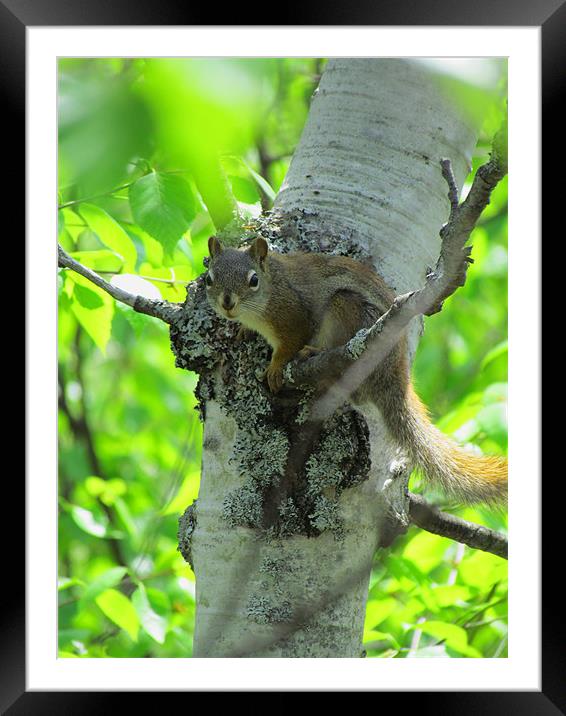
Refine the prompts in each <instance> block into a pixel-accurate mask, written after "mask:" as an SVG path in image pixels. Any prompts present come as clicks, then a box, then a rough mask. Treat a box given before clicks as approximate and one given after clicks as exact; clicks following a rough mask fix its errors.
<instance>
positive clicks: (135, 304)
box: [58, 245, 182, 324]
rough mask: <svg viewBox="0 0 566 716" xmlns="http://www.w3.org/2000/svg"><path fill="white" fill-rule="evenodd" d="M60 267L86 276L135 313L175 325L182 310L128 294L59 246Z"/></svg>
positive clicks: (167, 303) (166, 302) (171, 305)
mask: <svg viewBox="0 0 566 716" xmlns="http://www.w3.org/2000/svg"><path fill="white" fill-rule="evenodd" d="M58 265H59V266H60V267H61V268H67V269H71V270H72V271H75V272H76V273H78V274H80V275H81V276H84V278H87V279H88V280H89V281H92V283H94V284H95V285H96V286H98V287H99V288H101V289H102V290H103V291H106V293H108V294H110V295H111V296H112V297H113V298H115V299H116V300H117V301H120V303H125V304H126V305H127V306H131V307H132V308H133V309H134V311H137V312H138V313H145V314H146V315H147V316H152V317H153V318H160V319H161V320H162V321H164V322H165V323H169V324H171V323H173V322H174V320H175V319H176V317H177V315H178V313H179V311H180V310H181V307H182V304H180V303H170V302H169V301H156V300H155V299H151V298H145V297H144V296H136V295H134V294H133V293H128V292H127V291H124V290H123V289H121V288H118V287H117V286H113V285H112V284H111V283H108V281H105V280H104V279H103V278H102V277H101V276H99V275H98V274H97V273H95V272H94V271H92V270H91V269H89V268H87V267H86V266H83V265H82V264H81V263H79V262H78V261H75V259H73V258H71V256H69V254H68V253H67V252H66V251H64V249H62V248H61V246H60V245H58Z"/></svg>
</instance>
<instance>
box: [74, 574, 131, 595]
mask: <svg viewBox="0 0 566 716" xmlns="http://www.w3.org/2000/svg"><path fill="white" fill-rule="evenodd" d="M127 572H128V570H127V568H126V567H112V568H111V569H107V570H106V571H105V572H103V573H102V574H100V575H99V576H98V577H96V579H94V580H93V581H92V582H91V583H90V584H89V585H88V587H87V588H86V589H85V591H84V594H83V595H82V597H81V603H82V604H85V603H86V602H88V601H90V600H92V599H95V598H96V597H97V596H98V595H99V594H102V592H105V591H106V590H107V589H110V588H111V587H115V586H116V585H117V584H120V582H121V581H122V579H123V578H124V576H125V575H126V574H127Z"/></svg>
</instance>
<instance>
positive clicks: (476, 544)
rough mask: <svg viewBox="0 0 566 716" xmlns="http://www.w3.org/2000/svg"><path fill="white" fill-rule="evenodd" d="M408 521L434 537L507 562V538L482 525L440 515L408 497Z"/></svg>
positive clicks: (422, 501)
mask: <svg viewBox="0 0 566 716" xmlns="http://www.w3.org/2000/svg"><path fill="white" fill-rule="evenodd" d="M409 517H410V518H411V522H413V523H414V524H415V525H417V527H420V528H421V529H423V530H426V531H427V532H432V533H433V534H435V535H441V536H442V537H448V538H450V539H453V540H456V542H461V543H462V544H466V545H468V547H473V548H474V549H481V550H483V551H484V552H491V554H495V555H497V556H498V557H502V558H503V559H507V537H506V536H505V535H502V534H500V533H499V532H496V531H495V530H491V529H489V528H488V527H483V526H482V525H476V524H474V523H473V522H467V521H466V520H463V519H461V518H460V517H456V516H455V515H450V514H448V513H446V512H441V511H440V510H439V509H438V508H437V507H434V506H433V505H429V504H428V502H426V500H424V499H423V498H422V497H421V496H420V495H413V494H411V493H409Z"/></svg>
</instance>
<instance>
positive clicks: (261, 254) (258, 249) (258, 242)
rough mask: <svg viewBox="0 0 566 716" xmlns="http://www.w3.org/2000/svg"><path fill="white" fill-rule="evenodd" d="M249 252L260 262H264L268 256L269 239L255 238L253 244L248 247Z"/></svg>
mask: <svg viewBox="0 0 566 716" xmlns="http://www.w3.org/2000/svg"><path fill="white" fill-rule="evenodd" d="M248 253H249V254H250V256H251V257H252V258H254V259H255V260H256V261H257V262H258V263H260V264H261V263H263V260H264V259H265V257H266V256H267V241H266V240H265V239H262V238H261V237H258V238H257V239H254V241H253V243H252V245H251V246H250V248H249V249H248Z"/></svg>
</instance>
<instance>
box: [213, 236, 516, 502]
mask: <svg viewBox="0 0 566 716" xmlns="http://www.w3.org/2000/svg"><path fill="white" fill-rule="evenodd" d="M209 247H210V251H211V256H212V259H213V260H212V262H211V267H210V269H211V271H213V272H214V277H215V278H214V280H215V284H213V286H212V287H210V289H209V300H210V301H211V303H212V305H213V306H214V307H215V309H216V310H218V311H219V313H221V315H223V314H222V312H221V311H222V309H221V308H219V306H218V296H222V293H223V292H225V291H227V290H228V291H230V292H231V293H232V295H233V296H236V297H237V300H238V313H237V315H236V316H235V317H234V318H233V319H232V320H239V321H240V322H241V323H242V324H243V325H244V326H245V327H247V328H250V329H252V330H255V331H257V332H258V333H260V334H261V335H263V336H264V337H265V338H266V340H267V341H268V342H269V343H270V344H271V346H272V348H273V355H272V359H271V363H270V365H269V367H268V369H267V372H266V377H267V380H268V383H269V386H270V388H271V390H272V391H273V392H276V391H278V390H279V389H280V388H281V385H282V383H283V368H284V367H285V364H286V363H288V362H289V361H290V360H291V359H292V358H294V357H296V356H297V355H300V356H301V357H308V355H312V354H313V353H314V352H317V351H319V350H325V349H328V348H334V347H337V346H340V345H344V344H345V343H346V342H347V341H348V340H349V339H350V338H352V337H353V336H354V335H355V334H356V333H357V332H358V331H359V330H360V329H361V328H364V327H369V326H371V325H372V324H373V323H374V322H375V320H376V319H377V318H378V317H379V316H380V315H381V314H383V312H384V311H386V310H387V309H388V308H389V306H390V305H391V303H392V302H393V299H394V297H395V295H394V293H393V292H392V291H391V289H389V288H388V286H387V285H386V284H385V282H384V281H383V279H382V278H381V277H380V276H378V275H377V274H376V273H375V272H374V271H373V270H372V269H370V268H368V267H367V266H364V265H363V264H360V263H359V262H357V261H354V260H353V259H350V258H348V257H345V256H327V255H324V254H299V253H295V254H278V253H274V252H268V251H267V244H266V243H265V241H264V240H263V239H257V240H256V241H255V242H254V243H253V244H252V246H251V247H250V248H249V249H248V250H246V251H236V250H233V249H224V248H223V247H222V245H221V244H220V242H218V240H217V239H211V240H210V241H209ZM252 269H253V270H255V271H256V272H257V274H258V276H259V281H260V285H259V287H258V289H257V290H256V291H254V292H252V291H251V290H250V289H249V288H248V287H247V276H248V275H249V272H250V271H251V270H252ZM225 317H226V316H225ZM352 397H353V400H354V402H356V403H358V404H363V403H364V402H368V401H371V402H372V403H374V404H375V405H377V407H378V408H379V410H380V411H381V413H382V414H383V417H384V419H385V422H386V424H387V426H388V428H389V430H390V432H391V434H392V435H393V437H394V438H395V439H396V440H397V441H398V442H399V444H400V446H401V447H402V448H403V449H404V450H405V451H406V453H407V454H408V457H409V458H410V460H411V462H412V463H413V465H414V466H415V467H417V468H418V469H419V470H420V471H421V472H422V473H423V474H424V475H425V477H426V478H428V479H429V480H431V481H432V482H433V483H436V484H437V485H439V486H440V487H441V488H442V489H443V490H444V491H445V492H447V493H448V494H449V495H450V496H451V497H454V498H456V499H458V500H462V501H464V502H486V503H497V502H503V501H505V500H506V498H507V462H506V460H505V459H503V458H499V457H494V456H477V455H474V454H472V453H470V452H467V451H465V450H464V449H462V448H461V447H459V446H458V445H457V444H456V443H454V442H453V441H452V440H450V439H449V438H448V437H447V436H446V435H444V434H443V433H442V432H441V431H440V430H438V428H436V427H435V426H434V425H433V424H432V423H431V422H430V419H429V417H428V412H427V410H426V408H425V406H424V405H423V404H422V403H421V401H420V400H419V398H418V397H417V395H416V394H415V392H414V390H413V387H412V385H411V381H410V371H409V365H408V361H407V346H406V338H405V337H404V336H403V337H402V339H401V340H400V341H399V343H398V344H397V346H396V347H395V348H394V349H393V350H392V351H391V352H390V354H389V355H388V356H387V357H386V358H385V359H384V360H383V361H382V362H381V363H380V364H379V365H378V366H376V368H375V369H374V370H373V372H372V373H371V375H370V376H369V377H368V378H367V379H366V380H365V382H364V383H363V385H362V386H361V387H360V388H359V389H358V390H357V391H356V392H355V394H354V395H353V396H352Z"/></svg>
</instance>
